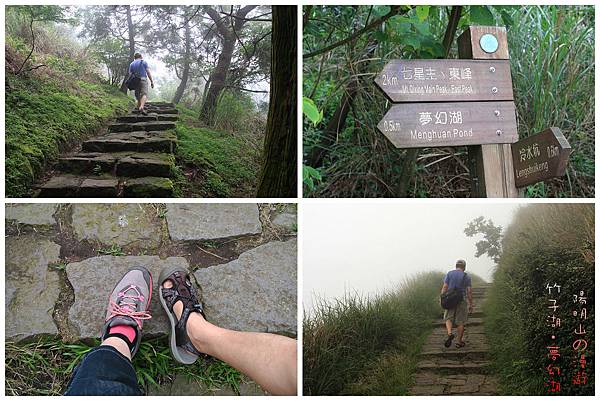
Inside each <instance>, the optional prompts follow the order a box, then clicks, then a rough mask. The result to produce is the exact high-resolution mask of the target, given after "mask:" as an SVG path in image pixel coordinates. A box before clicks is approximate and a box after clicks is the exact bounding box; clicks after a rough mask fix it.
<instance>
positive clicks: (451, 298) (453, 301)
mask: <svg viewBox="0 0 600 401" xmlns="http://www.w3.org/2000/svg"><path fill="white" fill-rule="evenodd" d="M466 279H467V273H465V275H464V276H463V279H462V288H452V289H450V290H448V291H446V292H445V293H443V294H442V295H440V304H441V305H442V308H444V309H454V308H456V305H458V304H459V303H460V302H461V301H462V300H463V289H464V288H465V280H466Z"/></svg>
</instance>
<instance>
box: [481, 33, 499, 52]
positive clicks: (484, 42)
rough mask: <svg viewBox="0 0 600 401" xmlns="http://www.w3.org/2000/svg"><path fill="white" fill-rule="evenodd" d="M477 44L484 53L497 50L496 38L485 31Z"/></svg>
mask: <svg viewBox="0 0 600 401" xmlns="http://www.w3.org/2000/svg"><path fill="white" fill-rule="evenodd" d="M479 46H481V49H482V50H483V51H484V52H486V53H494V52H495V51H496V50H498V39H496V37H495V36H494V35H492V34H491V33H486V34H485V35H482V36H481V38H480V39H479Z"/></svg>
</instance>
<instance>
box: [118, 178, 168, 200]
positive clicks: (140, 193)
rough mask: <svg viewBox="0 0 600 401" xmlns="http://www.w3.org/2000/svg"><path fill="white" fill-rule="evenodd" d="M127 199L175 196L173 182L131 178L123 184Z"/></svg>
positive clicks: (166, 179) (162, 179)
mask: <svg viewBox="0 0 600 401" xmlns="http://www.w3.org/2000/svg"><path fill="white" fill-rule="evenodd" d="M123 196H124V197H126V198H167V197H172V196H173V182H172V181H171V180H170V179H168V178H164V177H141V178H130V179H127V180H125V181H124V182H123Z"/></svg>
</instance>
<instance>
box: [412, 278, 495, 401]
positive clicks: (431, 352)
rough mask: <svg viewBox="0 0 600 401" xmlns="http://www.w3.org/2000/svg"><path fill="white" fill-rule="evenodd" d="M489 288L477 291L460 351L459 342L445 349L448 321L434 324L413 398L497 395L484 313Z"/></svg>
mask: <svg viewBox="0 0 600 401" xmlns="http://www.w3.org/2000/svg"><path fill="white" fill-rule="evenodd" d="M488 288H489V287H488V286H480V287H478V288H473V302H474V303H475V310H474V311H473V314H471V315H469V321H468V323H467V326H466V330H465V339H464V341H465V342H466V343H467V345H466V346H465V347H464V348H461V349H457V348H456V347H455V343H456V341H454V342H453V344H452V347H450V348H445V347H444V341H445V340H446V338H447V333H446V328H445V326H444V322H443V321H442V320H441V319H440V320H439V321H436V322H435V323H434V329H433V332H432V333H431V335H430V336H429V337H428V338H427V340H426V341H425V344H424V345H423V349H422V351H421V358H420V361H419V363H418V364H417V374H416V376H415V385H414V386H413V388H412V389H411V390H410V393H411V395H480V396H483V395H496V386H497V381H496V379H495V378H494V377H493V376H491V375H490V374H489V373H488V368H489V360H488V344H487V341H486V337H485V334H484V331H483V319H484V316H483V312H482V310H481V305H482V304H483V301H484V299H485V294H486V291H487V289H488ZM455 332H456V329H455Z"/></svg>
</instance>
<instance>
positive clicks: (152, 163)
mask: <svg viewBox="0 0 600 401" xmlns="http://www.w3.org/2000/svg"><path fill="white" fill-rule="evenodd" d="M173 167H174V163H173V159H172V157H171V156H170V155H168V154H165V153H133V154H131V155H129V156H127V157H124V158H122V159H119V161H118V163H117V168H116V171H115V174H116V175H118V176H124V177H149V176H154V177H170V176H171V170H172V168H173Z"/></svg>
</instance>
